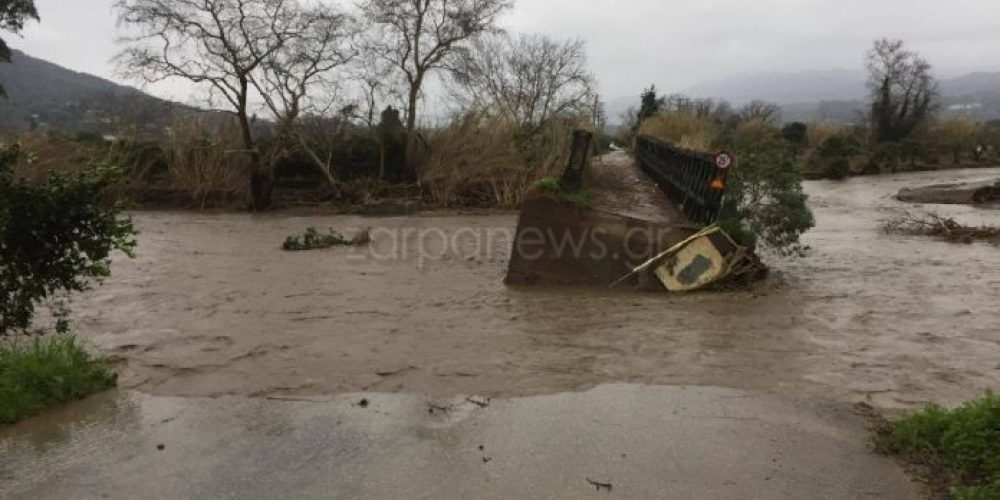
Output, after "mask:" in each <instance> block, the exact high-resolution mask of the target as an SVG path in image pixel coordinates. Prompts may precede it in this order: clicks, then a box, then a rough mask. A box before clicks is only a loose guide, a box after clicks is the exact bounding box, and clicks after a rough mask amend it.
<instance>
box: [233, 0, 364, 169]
mask: <svg viewBox="0 0 1000 500" xmlns="http://www.w3.org/2000/svg"><path fill="white" fill-rule="evenodd" d="M297 15H298V17H299V25H298V27H297V28H296V32H295V33H294V36H291V37H289V38H287V40H286V41H285V43H284V44H282V46H281V47H280V48H278V49H277V50H275V51H273V52H272V53H271V55H270V56H268V57H267V58H266V59H264V61H263V62H262V64H261V65H260V70H259V71H255V72H251V73H250V80H251V82H252V83H253V85H254V87H255V88H256V89H257V91H258V93H259V95H260V96H261V98H262V100H263V101H264V104H265V106H266V108H267V109H268V110H270V112H271V114H272V115H273V116H274V119H275V130H276V141H275V145H274V147H273V148H271V149H270V151H269V155H268V156H269V158H268V163H270V164H271V165H272V166H273V165H275V164H276V163H277V162H278V161H280V160H281V159H283V158H286V157H287V156H288V155H289V154H291V153H292V152H293V151H294V150H295V149H301V150H304V151H305V152H306V154H307V155H308V156H309V157H310V159H312V160H313V163H314V165H315V166H316V167H317V168H318V169H319V170H320V172H321V173H322V174H323V175H324V177H326V179H327V181H328V182H329V183H330V185H331V186H335V185H336V184H337V178H336V174H335V172H334V168H333V164H332V161H331V160H330V159H329V157H328V158H326V159H324V158H323V157H321V156H320V154H319V152H318V150H316V148H314V147H313V145H312V144H311V142H310V141H309V140H307V139H308V137H312V136H315V134H314V133H313V132H314V131H315V128H316V127H315V125H316V123H318V122H323V120H316V119H312V120H310V123H309V124H308V126H305V127H301V126H299V124H298V123H297V122H298V121H299V118H300V117H302V116H303V114H306V113H309V114H312V115H315V116H314V118H315V117H316V116H322V115H324V114H325V111H326V110H328V109H329V108H330V107H332V106H334V105H336V103H337V102H338V101H340V100H341V99H343V95H342V94H343V93H344V92H345V89H344V88H343V86H342V82H343V79H342V78H336V76H340V75H335V74H334V73H333V72H334V71H335V70H337V69H338V68H342V67H344V66H346V65H347V64H348V63H350V62H351V60H352V59H354V57H355V56H356V55H357V49H356V47H355V43H354V42H355V40H354V39H355V36H356V35H357V30H356V28H355V26H356V25H355V23H354V20H353V19H352V18H351V17H350V16H348V15H347V14H344V13H341V12H337V11H336V10H334V9H332V8H330V7H324V8H321V9H319V8H318V9H310V10H302V11H301V12H299V13H298V14H297ZM338 123H339V122H338ZM306 129H309V131H308V132H307V131H306Z"/></svg>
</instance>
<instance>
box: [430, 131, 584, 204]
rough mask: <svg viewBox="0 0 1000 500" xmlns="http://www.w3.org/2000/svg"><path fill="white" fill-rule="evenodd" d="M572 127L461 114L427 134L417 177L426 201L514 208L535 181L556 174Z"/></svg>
mask: <svg viewBox="0 0 1000 500" xmlns="http://www.w3.org/2000/svg"><path fill="white" fill-rule="evenodd" d="M572 129H573V124H572V123H570V122H566V121H559V120H555V121H552V122H550V123H548V124H546V125H543V126H541V127H539V128H537V129H534V130H523V129H520V128H519V127H517V126H516V125H515V124H514V123H513V122H510V121H508V120H505V119H503V118H498V117H494V116H488V115H485V114H480V113H470V114H466V115H464V116H461V117H459V118H457V119H456V120H455V121H454V122H452V123H451V124H450V125H449V126H448V127H447V128H444V129H442V130H439V131H436V132H433V133H431V134H430V136H429V139H428V146H429V151H428V156H427V160H426V162H425V163H424V166H423V169H422V171H421V176H420V178H421V184H422V185H423V187H424V190H425V194H426V195H427V198H428V201H429V202H430V203H431V204H434V205H439V206H447V207H468V206H489V207H502V208H514V207H517V206H519V205H520V204H521V203H522V202H523V200H524V196H525V194H527V192H528V191H529V190H530V189H531V188H532V186H533V185H534V183H535V182H536V181H538V180H539V179H541V178H543V177H548V176H553V175H558V174H559V173H560V172H561V170H562V168H563V167H564V166H565V163H566V161H567V160H568V156H569V149H570V147H569V146H570V138H571V131H572Z"/></svg>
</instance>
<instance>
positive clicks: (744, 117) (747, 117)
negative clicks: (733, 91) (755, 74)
mask: <svg viewBox="0 0 1000 500" xmlns="http://www.w3.org/2000/svg"><path fill="white" fill-rule="evenodd" d="M737 115H738V116H739V119H740V121H744V122H748V121H753V120H760V121H761V122H763V123H766V124H773V123H775V122H777V121H778V120H779V119H781V106H778V105H777V104H774V103H773V102H767V101H763V100H760V99H755V100H753V101H750V102H748V103H747V104H745V105H744V106H743V107H742V108H740V110H739V112H738V113H737Z"/></svg>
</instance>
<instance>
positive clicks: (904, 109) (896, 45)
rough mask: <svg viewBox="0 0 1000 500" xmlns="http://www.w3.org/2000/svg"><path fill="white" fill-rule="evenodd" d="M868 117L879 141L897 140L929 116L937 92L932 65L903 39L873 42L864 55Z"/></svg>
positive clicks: (905, 135) (932, 109)
mask: <svg viewBox="0 0 1000 500" xmlns="http://www.w3.org/2000/svg"><path fill="white" fill-rule="evenodd" d="M867 66H868V90H869V91H870V92H871V101H872V102H871V121H872V126H873V128H874V133H875V139H876V140H878V141H879V142H899V141H901V140H903V139H905V138H906V137H907V136H908V135H909V134H910V133H911V132H913V131H914V130H915V129H917V128H918V127H919V126H920V125H921V124H923V123H924V122H926V121H927V119H928V118H930V117H931V115H932V114H933V111H934V106H935V99H936V98H937V95H938V87H937V83H936V82H935V81H934V76H933V75H931V65H930V64H929V63H928V62H927V61H926V60H924V59H923V58H922V57H920V55H919V54H917V53H916V52H913V51H911V50H907V49H906V48H905V46H904V44H903V41H902V40H889V39H882V40H878V41H876V42H875V45H874V46H873V47H872V50H871V51H869V52H868V55H867Z"/></svg>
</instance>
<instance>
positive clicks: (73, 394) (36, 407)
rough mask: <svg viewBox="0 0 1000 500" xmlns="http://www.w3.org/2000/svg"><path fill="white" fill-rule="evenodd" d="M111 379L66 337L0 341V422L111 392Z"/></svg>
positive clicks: (108, 372) (113, 376) (96, 361)
mask: <svg viewBox="0 0 1000 500" xmlns="http://www.w3.org/2000/svg"><path fill="white" fill-rule="evenodd" d="M116 381H117V375H116V374H115V373H114V372H113V371H112V370H111V369H110V368H109V367H108V366H107V364H105V363H104V362H103V361H101V360H99V359H96V358H94V357H93V356H91V355H90V354H89V353H88V352H87V351H86V350H85V349H84V348H83V347H82V346H81V345H80V343H79V342H78V341H77V340H76V339H75V338H74V337H73V336H70V335H54V336H50V337H34V338H30V339H28V338H20V339H7V340H4V341H2V342H0V423H2V424H10V423H14V422H17V421H18V420H21V419H24V418H26V417H30V416H32V415H35V414H37V413H39V412H40V411H42V410H44V409H45V408H47V407H49V406H52V405H55V404H59V403H65V402H68V401H72V400H75V399H80V398H83V397H85V396H88V395H90V394H93V393H95V392H100V391H103V390H105V389H108V388H111V387H114V385H115V383H116Z"/></svg>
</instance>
